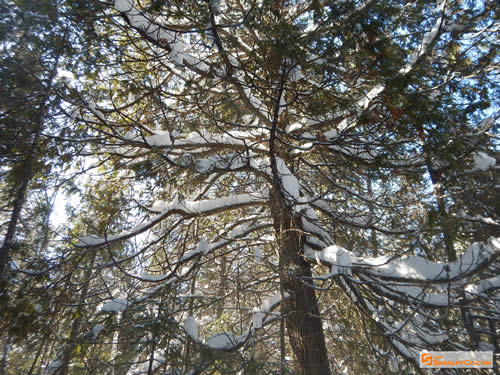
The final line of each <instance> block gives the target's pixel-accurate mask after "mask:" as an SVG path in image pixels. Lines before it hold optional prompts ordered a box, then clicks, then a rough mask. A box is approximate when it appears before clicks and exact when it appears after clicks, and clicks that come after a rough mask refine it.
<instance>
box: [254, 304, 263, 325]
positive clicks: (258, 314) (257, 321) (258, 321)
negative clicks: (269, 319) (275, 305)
mask: <svg viewBox="0 0 500 375" xmlns="http://www.w3.org/2000/svg"><path fill="white" fill-rule="evenodd" d="M264 317H265V314H264V313H263V312H262V311H260V310H257V309H255V310H254V314H253V328H254V329H261V328H262V321H263V320H264Z"/></svg>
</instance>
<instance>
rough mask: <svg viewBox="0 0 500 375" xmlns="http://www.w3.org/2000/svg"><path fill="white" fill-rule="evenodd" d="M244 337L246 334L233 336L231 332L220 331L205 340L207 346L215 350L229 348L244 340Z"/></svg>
mask: <svg viewBox="0 0 500 375" xmlns="http://www.w3.org/2000/svg"><path fill="white" fill-rule="evenodd" d="M245 339H246V335H243V336H235V335H233V334H232V333H226V332H221V333H216V334H214V335H212V336H210V337H209V338H208V340H207V346H208V347H209V348H210V349H215V350H231V349H234V348H235V347H236V346H238V345H239V344H241V343H242V342H244V341H245Z"/></svg>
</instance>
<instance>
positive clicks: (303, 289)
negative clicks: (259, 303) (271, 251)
mask: <svg viewBox="0 0 500 375" xmlns="http://www.w3.org/2000/svg"><path fill="white" fill-rule="evenodd" d="M271 200H272V207H271V210H272V215H273V220H274V226H275V231H276V234H277V238H278V241H279V246H280V268H281V275H280V282H281V285H282V288H283V290H284V292H285V293H288V294H289V295H290V297H289V298H287V299H285V300H284V301H282V302H281V303H282V311H283V314H284V318H285V323H286V328H287V331H288V336H289V340H290V344H291V346H292V350H293V354H294V357H295V360H296V369H295V374H297V375H330V365H329V362H328V352H327V349H326V343H325V336H324V334H323V324H322V321H321V318H320V313H319V307H318V300H317V298H316V294H315V291H314V289H313V288H311V287H310V286H309V285H307V283H305V282H304V280H305V279H306V280H307V279H308V278H310V277H311V275H312V273H311V268H310V265H309V263H307V262H306V261H305V260H304V258H303V257H302V256H301V253H302V246H303V231H302V230H301V229H300V225H299V223H298V222H299V221H300V219H299V218H294V217H293V215H292V210H291V209H290V208H288V207H287V206H286V204H285V202H284V199H283V197H282V196H281V194H280V193H279V192H278V191H276V190H274V191H273V192H272V196H271Z"/></svg>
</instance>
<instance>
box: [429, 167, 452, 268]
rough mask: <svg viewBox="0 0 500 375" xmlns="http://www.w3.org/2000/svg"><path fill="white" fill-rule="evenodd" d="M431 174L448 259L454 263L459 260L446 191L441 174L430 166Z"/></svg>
mask: <svg viewBox="0 0 500 375" xmlns="http://www.w3.org/2000/svg"><path fill="white" fill-rule="evenodd" d="M428 170H429V174H430V176H431V181H432V185H433V189H434V195H435V197H436V202H437V208H438V222H439V225H440V226H441V231H442V233H443V238H444V246H445V250H446V257H447V258H448V262H453V261H455V260H457V252H456V250H455V245H454V243H453V240H454V237H455V236H454V235H453V227H452V224H451V222H450V218H449V214H448V210H447V209H446V202H445V200H444V191H443V188H442V186H441V182H440V176H439V173H438V172H437V171H435V170H433V169H431V167H430V166H428Z"/></svg>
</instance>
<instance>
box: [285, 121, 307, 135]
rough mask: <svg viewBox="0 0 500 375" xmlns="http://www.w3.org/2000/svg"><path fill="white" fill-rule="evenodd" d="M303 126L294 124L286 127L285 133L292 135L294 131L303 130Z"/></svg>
mask: <svg viewBox="0 0 500 375" xmlns="http://www.w3.org/2000/svg"><path fill="white" fill-rule="evenodd" d="M303 126H304V125H302V124H301V123H300V122H294V123H292V124H290V125H288V126H287V127H286V132H287V133H293V132H294V131H296V130H300V129H302V128H303Z"/></svg>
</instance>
